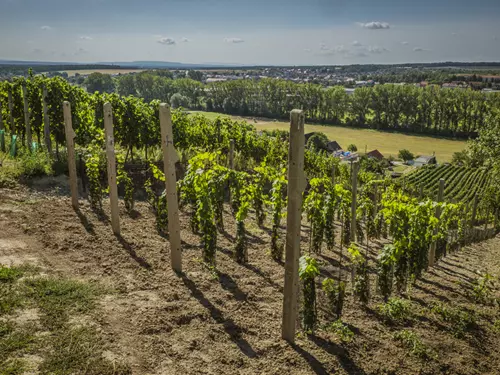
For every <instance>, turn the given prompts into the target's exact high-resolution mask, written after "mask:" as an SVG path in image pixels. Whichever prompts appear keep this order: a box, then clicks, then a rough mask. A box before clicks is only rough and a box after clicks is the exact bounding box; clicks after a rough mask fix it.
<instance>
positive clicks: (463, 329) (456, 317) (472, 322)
mask: <svg viewBox="0 0 500 375" xmlns="http://www.w3.org/2000/svg"><path fill="white" fill-rule="evenodd" d="M431 312H432V313H434V314H435V315H437V316H439V317H440V318H441V319H442V320H443V321H444V322H446V323H448V324H449V325H450V326H449V330H450V332H451V333H452V334H453V335H454V336H455V337H458V338H463V337H464V336H465V334H466V333H467V332H468V331H470V330H472V329H474V328H475V327H476V326H477V321H476V316H475V314H474V313H472V312H468V311H465V310H462V309H460V308H456V307H451V306H447V305H445V304H444V303H441V302H438V303H435V304H434V305H433V306H432V307H431Z"/></svg>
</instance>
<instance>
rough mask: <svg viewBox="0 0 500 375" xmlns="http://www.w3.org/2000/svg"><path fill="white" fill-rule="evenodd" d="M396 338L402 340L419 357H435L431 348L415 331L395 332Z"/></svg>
mask: <svg viewBox="0 0 500 375" xmlns="http://www.w3.org/2000/svg"><path fill="white" fill-rule="evenodd" d="M394 339H396V340H398V341H400V342H402V343H403V344H404V346H406V348H407V349H408V350H409V351H410V353H411V354H413V355H415V356H417V357H419V358H422V359H429V358H432V357H433V355H432V352H431V350H430V349H429V348H427V346H426V345H425V344H424V343H423V342H422V340H421V339H420V337H418V335H417V334H416V333H415V332H412V331H408V330H402V331H399V332H396V333H395V334H394Z"/></svg>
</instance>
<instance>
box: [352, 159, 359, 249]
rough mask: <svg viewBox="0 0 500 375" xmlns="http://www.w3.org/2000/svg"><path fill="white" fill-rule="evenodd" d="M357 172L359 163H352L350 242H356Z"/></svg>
mask: <svg viewBox="0 0 500 375" xmlns="http://www.w3.org/2000/svg"><path fill="white" fill-rule="evenodd" d="M358 171H359V163H357V162H354V163H352V173H351V186H352V202H351V242H354V241H356V199H357V193H358Z"/></svg>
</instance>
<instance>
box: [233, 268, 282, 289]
mask: <svg viewBox="0 0 500 375" xmlns="http://www.w3.org/2000/svg"><path fill="white" fill-rule="evenodd" d="M281 263H283V262H281ZM241 265H242V266H243V267H245V268H246V269H247V270H250V271H252V272H255V273H256V274H257V275H259V276H260V277H262V278H263V279H264V280H265V281H266V282H267V283H269V284H270V285H272V286H273V287H274V288H275V289H276V290H278V291H279V292H280V293H281V294H283V287H282V286H281V285H279V284H278V283H276V282H274V281H273V280H271V278H270V277H269V276H268V275H266V274H265V273H264V272H262V271H261V269H260V268H258V267H256V266H254V265H253V264H250V263H242V264H241Z"/></svg>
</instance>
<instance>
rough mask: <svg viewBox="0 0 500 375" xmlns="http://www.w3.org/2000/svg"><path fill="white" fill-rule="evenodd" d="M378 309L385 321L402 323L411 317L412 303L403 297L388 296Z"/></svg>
mask: <svg viewBox="0 0 500 375" xmlns="http://www.w3.org/2000/svg"><path fill="white" fill-rule="evenodd" d="M378 311H379V313H380V315H381V316H382V318H383V319H384V321H385V322H386V323H391V324H396V323H397V324H403V323H407V322H409V321H410V320H412V319H413V311H412V303H411V301H409V300H406V299H403V298H396V297H393V298H389V300H388V301H387V302H386V303H384V304H381V305H379V306H378Z"/></svg>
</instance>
